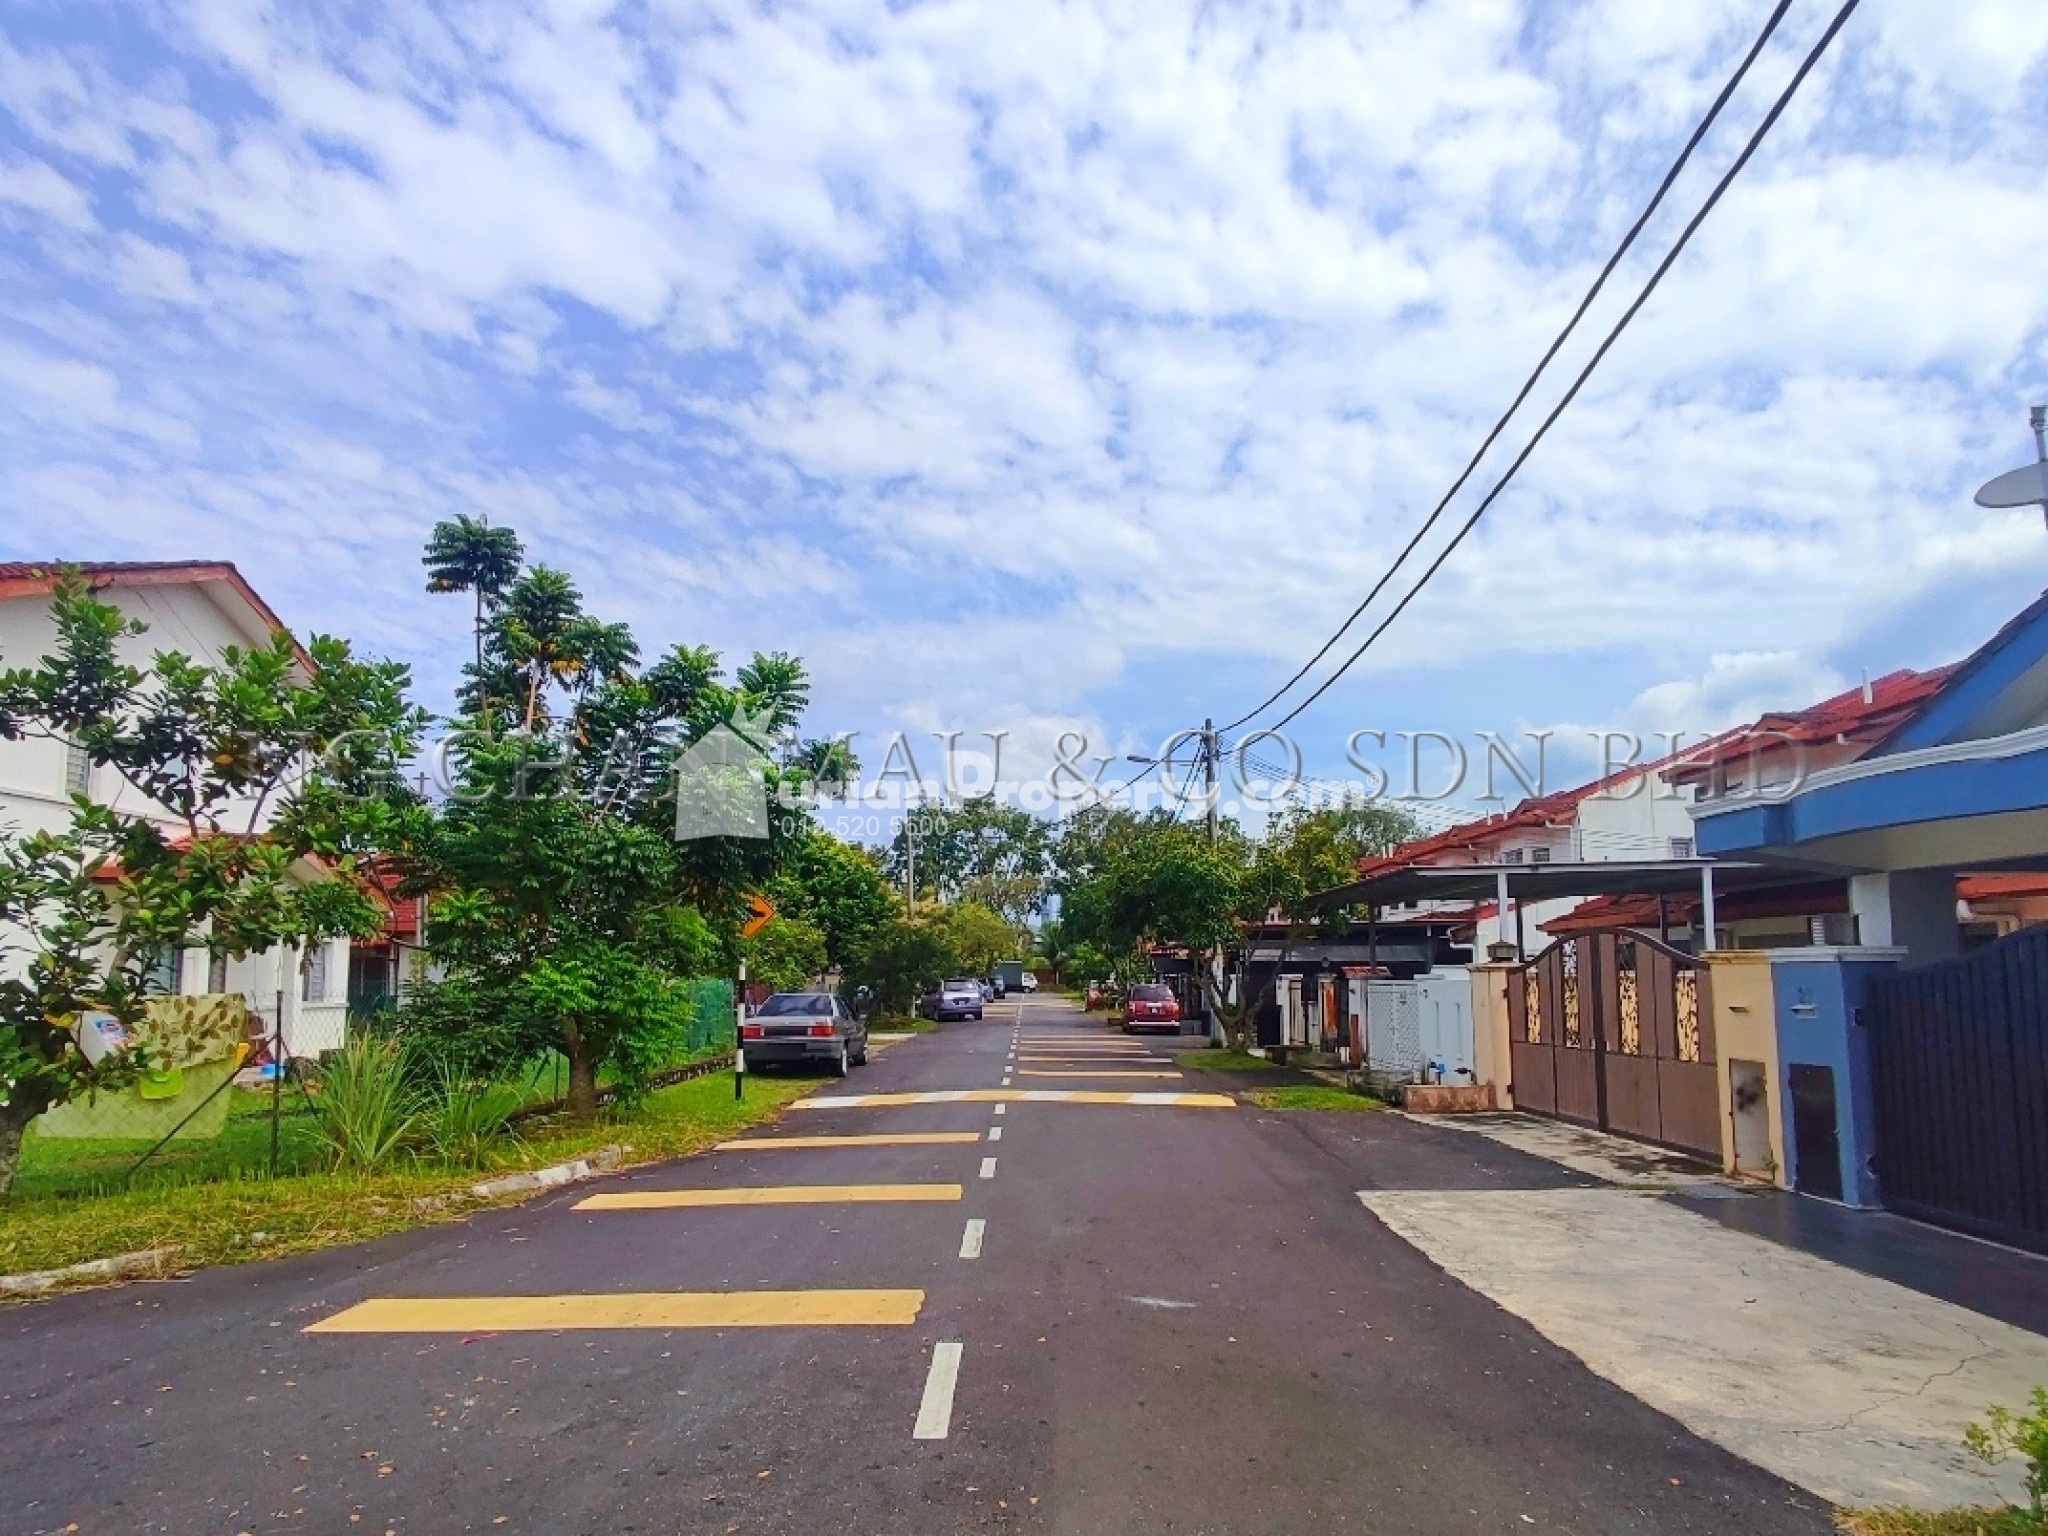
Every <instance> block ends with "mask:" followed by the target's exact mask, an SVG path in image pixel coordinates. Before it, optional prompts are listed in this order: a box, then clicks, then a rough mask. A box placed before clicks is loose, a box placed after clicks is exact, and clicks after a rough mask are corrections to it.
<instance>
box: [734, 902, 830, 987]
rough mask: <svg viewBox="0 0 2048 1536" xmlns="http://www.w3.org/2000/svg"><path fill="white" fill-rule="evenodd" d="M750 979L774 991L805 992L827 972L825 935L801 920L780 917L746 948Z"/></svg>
mask: <svg viewBox="0 0 2048 1536" xmlns="http://www.w3.org/2000/svg"><path fill="white" fill-rule="evenodd" d="M744 948H745V950H746V956H747V979H748V980H749V981H758V982H761V983H763V984H765V985H766V986H767V987H768V989H769V990H770V991H772V992H801V991H802V990H803V989H804V988H806V987H808V986H809V985H810V984H811V980H812V978H813V977H815V976H818V975H821V974H822V973H823V972H824V970H825V934H824V931H823V930H822V929H820V928H818V927H817V926H815V925H814V924H811V923H807V922H805V921H804V920H803V919H802V918H800V917H777V918H776V919H775V921H774V922H772V923H770V924H769V925H768V926H767V927H766V928H763V929H762V930H761V931H760V932H759V933H757V934H755V935H754V936H753V937H752V938H751V939H749V940H747V941H746V944H745V946H744Z"/></svg>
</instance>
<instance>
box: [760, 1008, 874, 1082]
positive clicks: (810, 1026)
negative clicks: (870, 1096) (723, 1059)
mask: <svg viewBox="0 0 2048 1536" xmlns="http://www.w3.org/2000/svg"><path fill="white" fill-rule="evenodd" d="M740 1049H741V1050H742V1051H744V1052H745V1053H746V1058H747V1070H748V1071H749V1072H752V1071H753V1070H755V1069H756V1068H757V1067H764V1066H768V1065H771V1064H775V1063H798V1062H810V1063H813V1064H815V1065H822V1066H827V1067H830V1068H831V1069H832V1070H833V1071H834V1072H835V1073H837V1074H838V1075H839V1076H840V1077H844V1076H846V1074H847V1071H848V1069H849V1068H852V1067H861V1066H866V1065H867V1059H868V1027H867V1025H866V1024H864V1023H863V1022H861V1020H859V1019H857V1018H855V1017H854V1014H853V1010H852V1009H851V1008H849V1007H847V1006H846V1004H845V1002H844V1001H843V1000H841V999H839V998H837V997H834V996H833V995H832V994H831V993H829V992H777V993H775V994H774V995H772V996H770V997H768V998H766V999H764V1000H763V1002H762V1004H761V1006H760V1007H759V1008H756V1009H755V1010H754V1011H753V1013H752V1014H751V1015H749V1016H748V1018H747V1019H746V1021H745V1022H744V1023H743V1024H741V1025H740Z"/></svg>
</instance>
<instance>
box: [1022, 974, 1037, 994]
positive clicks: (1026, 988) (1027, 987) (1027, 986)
mask: <svg viewBox="0 0 2048 1536" xmlns="http://www.w3.org/2000/svg"><path fill="white" fill-rule="evenodd" d="M1017 990H1018V991H1019V992H1036V991H1037V990H1038V973H1037V972H1036V971H1026V972H1025V973H1024V974H1023V976H1022V977H1020V978H1019V979H1018V982H1017Z"/></svg>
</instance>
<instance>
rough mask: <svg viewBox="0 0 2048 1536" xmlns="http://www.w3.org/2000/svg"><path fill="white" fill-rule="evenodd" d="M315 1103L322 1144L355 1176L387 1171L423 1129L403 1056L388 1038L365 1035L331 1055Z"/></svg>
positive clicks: (321, 1078) (321, 1073)
mask: <svg viewBox="0 0 2048 1536" xmlns="http://www.w3.org/2000/svg"><path fill="white" fill-rule="evenodd" d="M313 1105H314V1108H315V1109H316V1110H317V1111H318V1112H319V1120H320V1133H319V1134H320V1141H321V1143H322V1145H324V1146H325V1147H326V1148H327V1150H328V1151H329V1152H330V1153H332V1154H333V1157H334V1161H335V1165H336V1166H337V1167H339V1168H344V1169H350V1170H353V1171H355V1172H357V1173H375V1172H378V1171H380V1170H382V1169H384V1168H387V1167H389V1166H390V1165H391V1163H392V1162H393V1161H394V1160H395V1159H396V1158H397V1157H398V1155H399V1154H400V1153H401V1152H403V1151H404V1150H405V1148H406V1144H407V1143H408V1142H409V1141H411V1140H412V1139H413V1137H414V1135H415V1133H416V1132H417V1131H418V1130H419V1117H418V1114H417V1111H416V1107H415V1106H416V1100H415V1096H414V1093H413V1090H412V1088H411V1086H410V1084H409V1083H408V1081H407V1074H406V1070H405V1061H404V1057H403V1053H402V1052H401V1051H400V1049H399V1045H398V1042H397V1041H396V1040H392V1039H389V1038H384V1037H379V1036H376V1035H371V1034H367V1033H365V1034H361V1035H358V1036H356V1037H355V1038H354V1039H353V1040H351V1041H349V1042H348V1044H346V1045H344V1046H343V1047H342V1048H341V1049H340V1050H339V1051H336V1052H335V1053H334V1054H333V1055H332V1056H330V1057H328V1058H327V1062H326V1064H325V1065H324V1066H322V1067H321V1069H320V1077H319V1081H318V1084H317V1087H316V1089H315V1091H314V1094H313Z"/></svg>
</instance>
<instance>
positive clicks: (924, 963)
mask: <svg viewBox="0 0 2048 1536" xmlns="http://www.w3.org/2000/svg"><path fill="white" fill-rule="evenodd" d="M959 974H960V957H959V955H958V954H956V953H955V952H954V950H953V947H952V944H951V942H950V939H949V936H948V935H947V934H946V932H945V931H944V929H943V928H942V927H941V926H940V925H939V924H938V923H936V922H933V921H931V920H929V919H927V918H923V917H915V918H913V917H910V916H907V915H905V914H903V913H901V912H897V913H893V914H892V915H891V916H890V917H889V919H888V920H887V921H886V922H884V923H882V924H881V925H880V926H879V927H877V928H876V929H875V930H874V931H873V932H872V933H870V934H869V935H868V937H867V939H866V940H865V941H864V942H863V943H862V945H861V947H860V949H859V951H858V952H857V953H856V954H855V955H854V958H853V965H852V967H851V969H850V970H849V971H848V973H847V977H846V979H847V980H848V981H849V982H851V983H852V984H853V985H854V986H856V987H866V988H867V989H868V991H869V992H870V993H872V994H873V996H874V1002H875V1006H876V1007H877V1008H878V1009H880V1010H881V1011H882V1012H883V1013H896V1014H904V1013H909V1012H910V1011H911V1009H912V1008H913V1007H915V1006H916V1003H917V1000H918V998H919V997H921V996H923V995H924V993H925V991H926V990H927V989H928V988H930V987H931V986H932V985H933V984H935V983H936V982H939V981H941V980H943V979H944V978H945V977H947V976H949V975H953V976H957V975H959Z"/></svg>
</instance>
